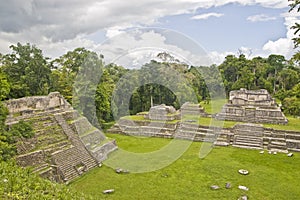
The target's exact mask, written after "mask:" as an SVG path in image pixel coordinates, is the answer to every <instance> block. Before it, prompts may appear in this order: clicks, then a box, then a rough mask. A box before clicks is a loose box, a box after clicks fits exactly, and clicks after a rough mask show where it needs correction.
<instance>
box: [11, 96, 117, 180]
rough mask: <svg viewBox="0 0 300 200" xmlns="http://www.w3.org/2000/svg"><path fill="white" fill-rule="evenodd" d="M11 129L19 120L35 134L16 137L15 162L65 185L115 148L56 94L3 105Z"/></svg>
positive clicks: (100, 160)
mask: <svg viewBox="0 0 300 200" xmlns="http://www.w3.org/2000/svg"><path fill="white" fill-rule="evenodd" d="M5 104H6V106H7V108H8V110H9V115H8V117H7V119H6V124H7V125H8V126H11V125H13V124H15V123H18V122H19V121H21V120H23V121H26V122H29V123H31V124H32V127H33V129H34V132H35V135H34V136H33V137H32V138H19V139H18V142H17V144H16V148H17V152H18V155H17V157H16V160H17V163H18V164H19V165H20V166H22V167H27V166H30V167H32V168H33V172H35V173H37V174H39V175H40V176H42V177H45V178H48V179H50V180H53V181H56V182H69V181H71V180H73V179H74V178H76V177H78V176H80V175H81V174H82V173H84V172H86V171H88V170H90V169H92V168H94V167H97V166H99V165H100V164H101V162H102V161H103V160H105V159H107V156H108V154H109V153H110V152H112V151H114V150H116V149H117V146H116V144H115V141H114V140H110V139H108V138H106V137H105V135H104V134H103V133H102V132H101V131H100V130H99V129H97V128H96V127H94V126H93V125H92V124H91V123H90V122H89V121H88V120H87V118H85V117H84V116H81V115H80V114H79V113H78V112H77V111H76V110H74V109H73V108H72V106H71V105H70V104H69V103H68V102H67V101H66V100H65V99H64V98H63V96H62V95H61V94H60V93H58V92H52V93H50V94H49V95H48V96H34V97H24V98H20V99H12V100H9V101H7V102H5Z"/></svg>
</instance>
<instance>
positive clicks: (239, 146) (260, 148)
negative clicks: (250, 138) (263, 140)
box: [232, 144, 263, 150]
mask: <svg viewBox="0 0 300 200" xmlns="http://www.w3.org/2000/svg"><path fill="white" fill-rule="evenodd" d="M232 146H233V147H238V148H243V149H258V150H262V149H263V147H257V146H248V145H241V144H233V145H232Z"/></svg>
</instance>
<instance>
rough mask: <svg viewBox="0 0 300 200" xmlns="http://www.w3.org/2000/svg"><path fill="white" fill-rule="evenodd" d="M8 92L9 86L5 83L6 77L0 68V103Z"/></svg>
mask: <svg viewBox="0 0 300 200" xmlns="http://www.w3.org/2000/svg"><path fill="white" fill-rule="evenodd" d="M9 91H10V85H9V83H8V81H7V78H6V75H5V74H4V73H3V72H2V71H1V68H0V101H2V100H3V99H5V98H6V97H7V95H8V94H9Z"/></svg>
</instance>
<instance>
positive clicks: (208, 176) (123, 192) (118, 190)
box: [69, 134, 300, 200]
mask: <svg viewBox="0 0 300 200" xmlns="http://www.w3.org/2000/svg"><path fill="white" fill-rule="evenodd" d="M107 136H108V137H111V138H115V139H116V141H117V144H118V146H119V148H121V149H124V150H127V151H130V152H137V153H145V152H152V151H155V150H158V149H160V148H162V147H164V146H165V145H167V144H169V143H170V141H171V140H168V139H161V138H138V137H131V136H122V135H114V134H108V135H107ZM201 145H202V143H200V142H194V143H192V144H191V146H190V147H189V148H188V150H187V151H186V152H185V153H184V154H183V155H182V156H181V157H180V158H179V159H177V160H176V161H175V162H174V163H172V164H171V165H169V166H167V167H165V168H163V169H160V170H157V171H153V172H148V173H138V174H136V173H129V174H117V173H115V171H114V169H111V168H109V167H107V166H105V165H104V166H103V167H101V168H96V169H94V170H91V171H90V172H88V173H87V174H85V175H83V176H82V177H81V178H79V179H77V180H75V181H74V182H72V183H71V184H70V185H69V187H71V188H74V189H76V190H77V191H80V192H84V193H87V194H91V195H93V196H94V197H95V198H96V199H118V200H119V199H121V200H123V199H125V200H126V199H164V200H166V199H204V200H206V199H237V198H238V197H240V196H241V195H243V194H246V195H248V197H249V199H258V200H260V199H264V200H267V199H271V200H274V199H289V200H291V199H299V197H300V190H299V177H300V170H299V166H300V154H299V153H295V155H294V156H293V157H287V156H286V154H277V155H270V154H268V153H267V152H265V153H264V154H259V151H256V150H246V149H240V148H233V147H215V148H214V149H213V150H212V151H211V153H210V154H209V155H208V156H207V157H205V158H204V159H200V158H199V156H198V155H199V150H200V147H201ZM117 154H118V151H116V152H114V153H113V154H111V155H110V158H109V160H110V159H114V157H116V156H117ZM239 169H246V170H249V172H250V173H249V175H246V176H244V175H240V174H239V173H238V170H239ZM227 182H230V183H231V185H232V188H231V189H225V184H226V183H227ZM211 185H219V186H220V187H221V189H219V190H211V189H210V186H211ZM238 185H245V186H247V187H248V188H249V191H243V190H240V189H238ZM111 188H113V189H115V192H114V193H113V194H107V195H104V194H102V191H103V190H105V189H111Z"/></svg>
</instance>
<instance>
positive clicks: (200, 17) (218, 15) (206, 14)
mask: <svg viewBox="0 0 300 200" xmlns="http://www.w3.org/2000/svg"><path fill="white" fill-rule="evenodd" d="M223 15H224V14H222V13H205V14H201V15H195V16H193V17H191V19H195V20H202V19H208V18H210V17H222V16H223Z"/></svg>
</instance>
